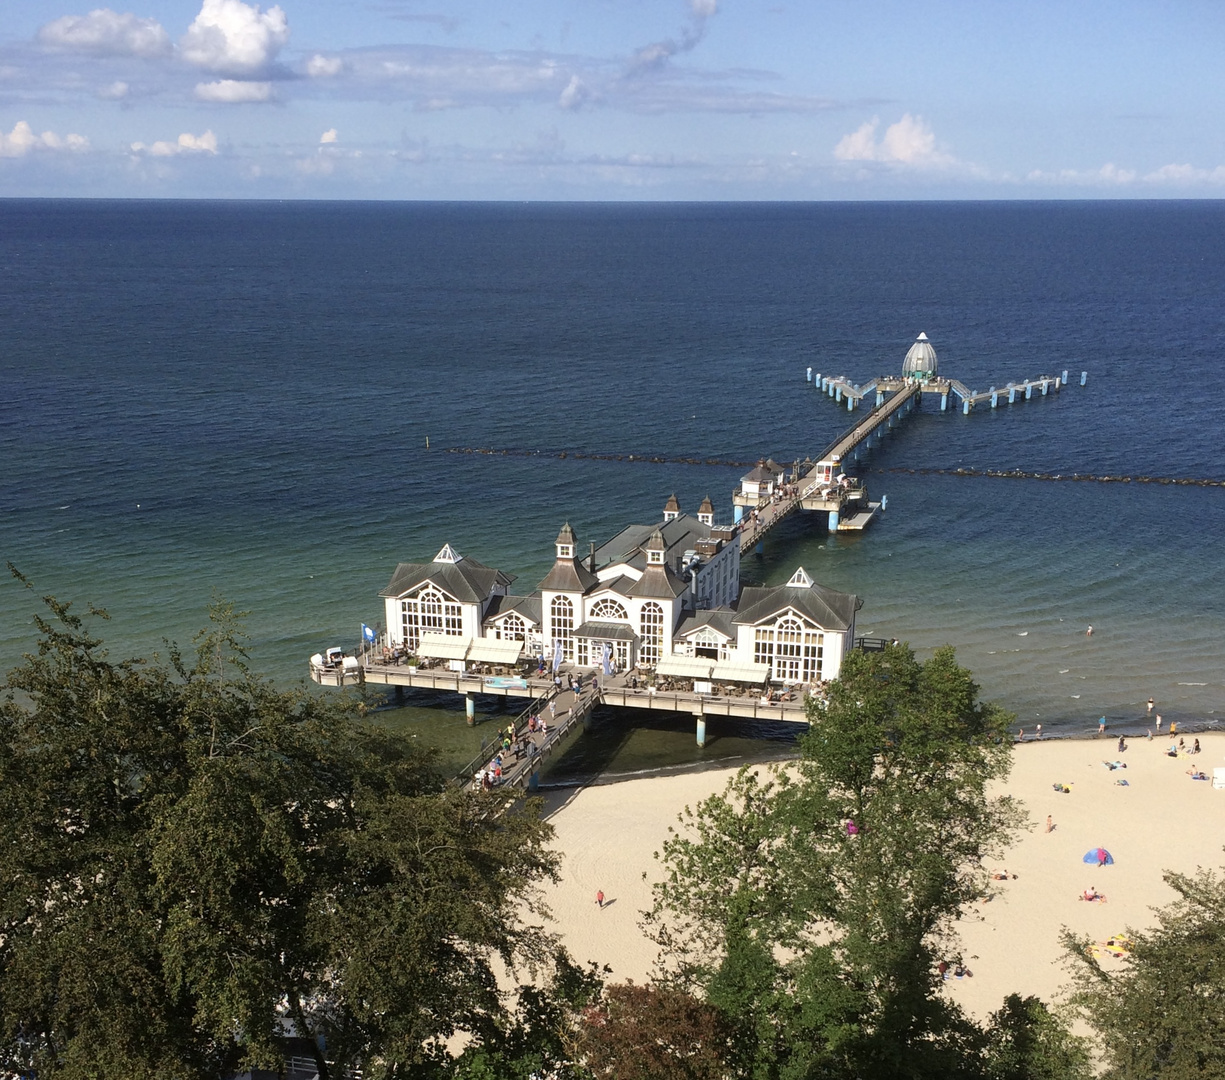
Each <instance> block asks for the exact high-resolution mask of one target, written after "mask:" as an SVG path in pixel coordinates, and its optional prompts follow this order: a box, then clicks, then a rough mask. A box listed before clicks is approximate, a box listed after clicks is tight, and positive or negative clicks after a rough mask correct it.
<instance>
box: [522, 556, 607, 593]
mask: <svg viewBox="0 0 1225 1080" xmlns="http://www.w3.org/2000/svg"><path fill="white" fill-rule="evenodd" d="M598 580H599V579H598V578H597V577H596V576H595V574H593V573H592V572H591V571H590V570H588V569H587V567H586V566H585V565H583V562H582V560H581V559H558V560H557V562H555V563H554V564H553V569H552V570H550V571H549V572H548V573H547V574H545V576H544V580H543V581H542V582H541V583H540V584H539V585H537V586H536V588H537V589H538V590H544V589H552V590H553V591H554V592H578V593H585V592H587V590H588V589H590V588H591V587H592V586H593V585H595V584H596V583H597V581H598Z"/></svg>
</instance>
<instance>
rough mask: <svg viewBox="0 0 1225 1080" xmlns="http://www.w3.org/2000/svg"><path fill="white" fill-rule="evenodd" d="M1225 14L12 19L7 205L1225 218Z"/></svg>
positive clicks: (320, 7)
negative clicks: (1175, 206)
mask: <svg viewBox="0 0 1225 1080" xmlns="http://www.w3.org/2000/svg"><path fill="white" fill-rule="evenodd" d="M1223 58H1225V2H1222V0H1164V2H1161V0H1147V2H1141V0H1050V2H1048V0H781V2H779V0H760V2H759V0H497V2H492V0H282V2H280V3H277V4H263V5H259V4H255V3H246V2H244V0H181V2H180V0H136V6H134V7H127V6H123V5H120V6H118V7H115V8H109V7H97V8H90V7H88V6H87V5H75V6H74V0H4V3H3V6H2V8H0V197H130V198H243V199H258V198H299V199H493V200H501V199H514V200H681V199H683V200H814V199H844V200H845V199H850V200H857V199H1047V198H1059V199H1067V198H1093V199H1102V198H1145V199H1150V198H1221V197H1225V59H1223Z"/></svg>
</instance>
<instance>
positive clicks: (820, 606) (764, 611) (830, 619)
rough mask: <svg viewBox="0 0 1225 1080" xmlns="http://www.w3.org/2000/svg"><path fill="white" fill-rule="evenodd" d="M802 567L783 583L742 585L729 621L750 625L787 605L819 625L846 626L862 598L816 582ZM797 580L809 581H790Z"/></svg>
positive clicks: (776, 613)
mask: <svg viewBox="0 0 1225 1080" xmlns="http://www.w3.org/2000/svg"><path fill="white" fill-rule="evenodd" d="M802 571H803V568H802V567H801V568H800V569H799V570H797V571H796V573H795V575H794V576H793V577H792V578H791V581H789V582H788V583H787V584H786V585H774V586H772V587H770V588H760V587H754V586H750V587H748V588H746V589H745V590H744V592H742V593H741V594H740V603H739V605H738V608H737V611H736V616H735V618H734V619H733V620H732V621H733V622H736V623H741V624H744V623H748V624H749V625H754V624H756V623H761V622H765V621H766V620H767V619H772V618H774V617H775V616H777V615H780V614H782V613H783V612H784V611H787V610H788V609H790V610H792V611H794V612H795V613H796V614H797V615H799V616H800V617H801V618H804V619H807V620H808V621H809V622H811V623H815V624H816V625H817V626H820V627H821V628H822V629H825V630H849V629H850V627H851V623H852V622H853V621H854V619H855V612H857V611H858V610H859V609H860V608H861V607H862V606H863V601H862V600H860V599H859V597H858V596H855V595H853V594H852V593H844V592H838V591H837V589H831V588H828V587H827V586H825V585H818V584H817V583H816V582H815V581H812V579H811V578H809V577H808V575H807V574H804V573H802ZM800 581H809V582H810V584H809V585H807V586H803V585H799V584H793V583H795V582H800Z"/></svg>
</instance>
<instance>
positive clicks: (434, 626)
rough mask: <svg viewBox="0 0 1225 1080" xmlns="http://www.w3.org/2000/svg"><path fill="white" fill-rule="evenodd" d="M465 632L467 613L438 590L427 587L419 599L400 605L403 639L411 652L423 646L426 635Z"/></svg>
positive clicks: (402, 601) (419, 595)
mask: <svg viewBox="0 0 1225 1080" xmlns="http://www.w3.org/2000/svg"><path fill="white" fill-rule="evenodd" d="M463 632H464V609H463V608H462V607H461V606H460V605H459V604H456V603H454V602H453V601H451V600H448V599H447V598H446V597H444V596H443V595H442V593H440V592H439V591H438V590H437V589H434V588H431V587H429V586H427V587H426V588H424V589H422V590H421V592H419V593H418V594H417V595H416V596H415V597H409V598H408V599H407V600H401V601H400V637H401V639H402V640H403V641H406V642H408V647H409V648H410V649H415V648H416V647H417V646H418V645H420V644H421V635H422V634H450V635H451V636H452V637H460V636H462V634H463Z"/></svg>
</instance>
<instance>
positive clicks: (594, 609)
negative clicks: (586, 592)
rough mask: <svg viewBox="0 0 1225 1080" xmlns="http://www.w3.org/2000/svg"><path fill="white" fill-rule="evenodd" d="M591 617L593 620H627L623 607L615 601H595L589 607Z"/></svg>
mask: <svg viewBox="0 0 1225 1080" xmlns="http://www.w3.org/2000/svg"><path fill="white" fill-rule="evenodd" d="M591 617H592V618H593V619H620V620H622V621H624V620H626V619H628V618H629V616H628V615H627V614H626V613H625V607H624V605H622V604H620V603H618V602H617V601H616V600H609V599H607V598H605V599H603V600H597V601H596V602H595V603H594V604H592V605H591Z"/></svg>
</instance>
